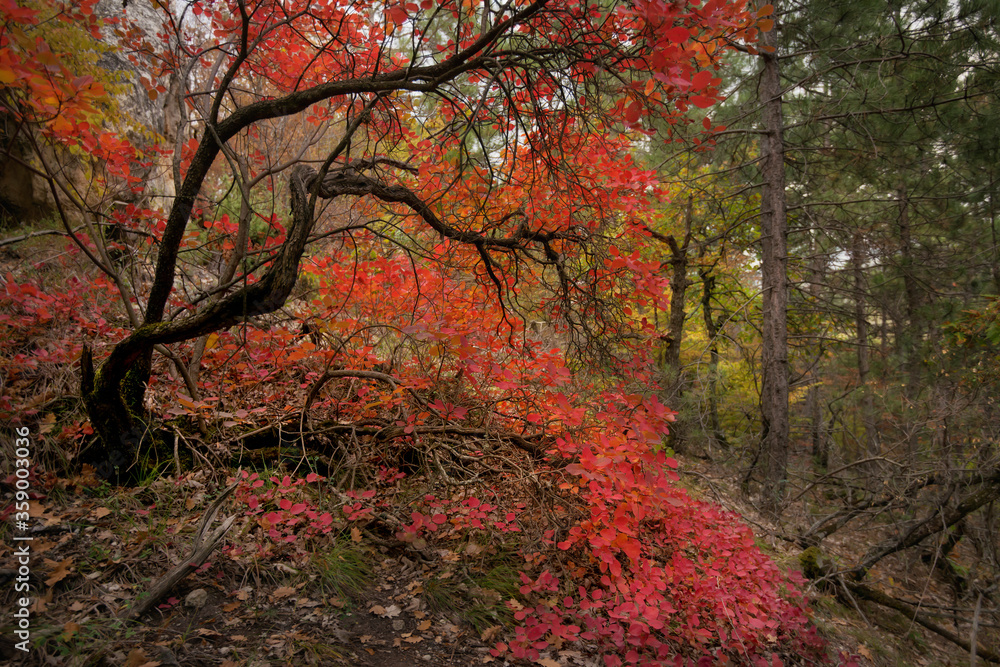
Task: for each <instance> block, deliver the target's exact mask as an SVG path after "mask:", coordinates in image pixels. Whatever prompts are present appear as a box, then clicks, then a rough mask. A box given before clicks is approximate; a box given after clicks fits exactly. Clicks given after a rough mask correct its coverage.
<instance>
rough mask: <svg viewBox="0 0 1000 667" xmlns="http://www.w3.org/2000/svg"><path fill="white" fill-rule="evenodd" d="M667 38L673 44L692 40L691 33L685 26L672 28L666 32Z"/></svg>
mask: <svg viewBox="0 0 1000 667" xmlns="http://www.w3.org/2000/svg"><path fill="white" fill-rule="evenodd" d="M666 37H667V39H669V40H670V41H671V42H677V43H680V42H686V41H687V40H688V39H690V38H691V32H690V31H689V30H688V29H687V28H685V27H683V26H677V27H675V28H671V29H670V30H668V31H667V32H666Z"/></svg>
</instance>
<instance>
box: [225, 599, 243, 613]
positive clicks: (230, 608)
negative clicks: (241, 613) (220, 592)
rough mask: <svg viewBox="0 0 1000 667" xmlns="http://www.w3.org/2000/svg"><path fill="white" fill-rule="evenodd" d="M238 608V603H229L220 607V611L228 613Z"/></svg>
mask: <svg viewBox="0 0 1000 667" xmlns="http://www.w3.org/2000/svg"><path fill="white" fill-rule="evenodd" d="M239 606H240V603H239V602H230V603H229V604H224V605H222V611H224V612H226V613H229V612H231V611H234V610H235V609H236V608H237V607H239Z"/></svg>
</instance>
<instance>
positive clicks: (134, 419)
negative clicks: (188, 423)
mask: <svg viewBox="0 0 1000 667" xmlns="http://www.w3.org/2000/svg"><path fill="white" fill-rule="evenodd" d="M314 177H315V172H313V171H312V170H311V169H309V168H306V167H303V168H298V169H296V170H294V171H293V172H292V175H291V177H290V179H289V181H290V185H291V195H292V196H291V202H292V223H291V225H290V227H289V229H288V235H287V241H286V242H285V244H284V245H283V246H282V247H281V250H280V251H279V253H278V255H277V257H276V258H275V259H274V261H273V262H272V264H271V265H270V266H269V267H268V269H267V271H266V272H265V273H264V275H262V276H261V278H260V280H258V281H257V282H255V283H252V284H249V285H245V286H243V287H242V288H241V289H239V290H236V291H234V292H231V293H230V294H228V295H227V296H226V297H224V298H222V299H219V300H217V301H214V302H212V303H210V304H206V306H205V307H204V308H202V309H201V310H199V311H197V312H196V313H195V314H194V315H192V316H190V317H188V318H185V319H179V320H173V321H169V322H158V323H148V322H147V323H146V324H144V325H142V326H140V327H139V328H138V329H136V330H135V331H133V332H132V334H131V335H130V336H129V337H128V338H126V339H124V340H123V341H121V342H119V343H118V344H117V345H115V346H114V348H113V349H112V350H111V354H110V355H109V356H108V357H107V358H106V359H105V360H104V362H103V363H102V364H101V366H100V368H98V369H97V370H96V371H95V369H94V363H93V356H92V354H91V351H90V350H89V349H86V348H85V349H84V353H83V357H82V358H81V364H82V373H81V394H82V395H83V401H84V405H85V406H86V409H87V416H88V417H89V418H90V422H91V424H92V425H93V427H94V430H95V431H97V434H98V436H99V437H100V443H99V444H98V445H97V447H96V448H94V449H93V450H92V452H91V453H90V456H91V457H92V458H93V459H94V461H95V463H96V466H95V467H96V468H98V470H99V471H101V472H102V473H104V476H105V478H106V479H109V480H111V479H113V480H115V481H117V482H123V481H129V480H134V479H135V478H136V473H137V472H138V470H139V469H140V468H141V467H143V466H146V464H147V463H154V464H155V460H153V461H147V460H146V459H147V458H148V457H149V454H151V453H155V449H156V444H157V443H156V439H155V438H153V437H152V431H151V429H150V428H149V427H148V422H149V420H148V419H147V417H146V415H145V411H144V407H143V400H144V397H145V389H146V382H147V381H148V378H149V373H150V366H149V360H150V358H151V354H152V350H153V347H155V346H156V345H167V344H170V343H177V342H181V341H185V340H191V339H193V338H197V337H199V336H204V335H206V334H209V333H212V332H215V331H219V330H221V329H225V328H228V327H230V326H232V325H234V324H236V323H237V322H240V321H243V320H245V319H246V318H248V317H252V316H256V315H263V314H266V313H271V312H274V311H275V310H277V309H278V308H280V307H281V306H282V305H284V303H285V300H286V299H287V298H288V295H289V294H291V292H292V288H293V287H294V286H295V283H296V281H297V280H298V269H299V261H300V259H301V258H302V253H303V252H304V251H305V246H306V242H307V241H308V238H309V234H310V232H311V231H312V226H313V222H314V215H313V207H312V205H311V204H310V201H309V195H308V192H307V187H308V184H309V183H310V182H311V181H312V180H313V179H314ZM346 193H347V192H346V191H345V192H332V193H324V196H328V197H330V198H332V197H335V196H338V195H339V194H346ZM149 317H150V315H149V313H148V312H147V320H148V319H149Z"/></svg>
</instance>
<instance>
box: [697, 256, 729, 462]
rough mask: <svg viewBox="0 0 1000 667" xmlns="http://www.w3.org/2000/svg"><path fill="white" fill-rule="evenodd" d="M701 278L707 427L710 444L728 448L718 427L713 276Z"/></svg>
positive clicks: (716, 347)
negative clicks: (705, 355)
mask: <svg viewBox="0 0 1000 667" xmlns="http://www.w3.org/2000/svg"><path fill="white" fill-rule="evenodd" d="M698 275H699V276H700V277H701V316H702V319H703V321H704V322H705V332H706V333H707V334H708V341H709V342H708V345H709V348H708V355H709V356H708V427H709V433H710V438H711V440H712V442H714V443H715V444H717V445H720V446H722V447H729V441H728V440H726V434H725V433H723V432H722V427H721V426H720V425H719V398H718V392H719V389H718V385H719V341H718V335H719V330H718V326H717V325H716V323H715V318H714V316H713V315H712V293H713V292H714V291H715V276H713V275H712V274H711V272H710V271H708V270H702V271H699V272H698Z"/></svg>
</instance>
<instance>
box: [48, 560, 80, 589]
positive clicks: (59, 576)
mask: <svg viewBox="0 0 1000 667" xmlns="http://www.w3.org/2000/svg"><path fill="white" fill-rule="evenodd" d="M45 564H46V565H48V566H49V567H50V568H52V573H51V574H50V575H49V578H48V579H46V580H45V585H46V586H53V585H55V584H57V583H59V582H60V581H62V580H63V579H65V578H66V577H68V576H69V574H70V568H71V567H72V566H73V557H72V556H70V557H69V558H67V559H66V560H63V561H60V562H58V563H57V562H55V561H54V560H49V559H48V558H46V559H45Z"/></svg>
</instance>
